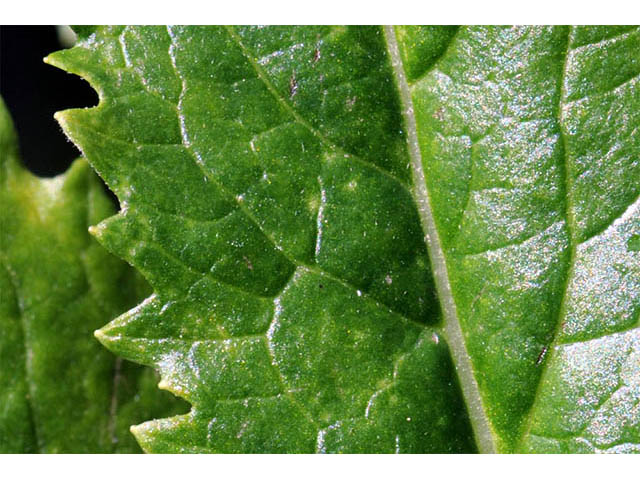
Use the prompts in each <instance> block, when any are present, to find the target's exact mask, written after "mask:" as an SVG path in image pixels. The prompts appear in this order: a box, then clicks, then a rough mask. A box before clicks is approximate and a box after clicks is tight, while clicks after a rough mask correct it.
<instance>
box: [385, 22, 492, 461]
mask: <svg viewBox="0 0 640 480" xmlns="http://www.w3.org/2000/svg"><path fill="white" fill-rule="evenodd" d="M384 32H385V39H386V43H387V49H388V51H389V55H390V58H391V64H392V66H393V71H394V74H395V77H396V78H395V80H396V84H397V87H398V90H399V94H400V100H401V102H402V116H403V119H404V123H405V128H406V130H407V144H408V148H409V157H410V160H411V168H412V173H413V197H414V199H415V201H416V203H417V206H418V213H419V215H420V221H421V223H422V228H423V231H424V233H425V242H426V244H427V247H428V251H429V257H430V259H431V265H432V267H433V275H434V279H435V284H436V289H437V291H438V297H439V299H440V303H441V305H442V311H443V316H444V334H445V337H446V339H447V342H448V344H449V346H450V348H451V352H452V356H453V361H454V363H455V366H456V371H457V373H458V377H459V379H460V385H461V388H462V394H463V396H464V399H465V402H466V405H467V408H468V409H469V416H470V419H471V425H472V427H473V431H474V434H475V437H476V442H477V446H478V450H479V451H480V452H481V453H494V452H495V451H496V447H495V444H494V439H493V434H492V432H491V428H490V426H489V420H488V418H487V414H486V412H485V410H484V406H483V403H482V398H481V396H480V390H479V388H478V383H477V381H476V379H475V377H474V375H473V368H472V366H471V360H470V358H469V354H468V352H467V348H466V345H465V341H464V336H463V334H462V330H461V328H460V322H459V320H458V313H457V309H456V304H455V301H454V299H453V294H452V292H451V285H450V283H449V275H448V271H447V263H446V260H445V257H444V252H443V250H442V245H441V244H440V238H439V236H438V231H437V229H436V224H435V220H434V218H433V212H432V210H431V205H430V202H429V192H428V190H427V184H426V181H425V176H424V170H423V167H422V153H421V152H420V145H419V143H418V133H417V125H416V119H415V115H414V109H413V101H412V99H411V92H410V90H409V84H408V82H407V77H406V74H405V72H404V66H403V63H402V57H401V56H400V50H399V47H398V41H397V39H396V35H395V31H394V28H393V26H388V25H387V26H385V27H384Z"/></svg>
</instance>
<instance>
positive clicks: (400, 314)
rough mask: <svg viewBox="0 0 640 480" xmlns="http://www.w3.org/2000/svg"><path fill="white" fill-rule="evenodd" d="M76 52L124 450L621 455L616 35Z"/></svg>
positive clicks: (154, 40) (631, 118)
mask: <svg viewBox="0 0 640 480" xmlns="http://www.w3.org/2000/svg"><path fill="white" fill-rule="evenodd" d="M87 32H88V33H87V35H86V36H85V37H84V38H83V39H82V41H81V42H80V44H79V45H78V46H77V47H75V48H74V49H72V50H68V51H62V52H58V53H56V54H54V55H52V56H50V57H49V58H48V61H49V62H50V63H52V64H54V65H58V66H60V67H62V68H64V69H65V70H67V71H69V72H72V73H76V74H79V75H81V76H83V77H84V78H86V79H87V80H88V81H89V82H91V84H92V85H93V86H94V88H96V90H97V91H98V93H99V95H100V104H99V106H98V107H96V108H94V109H89V110H69V111H66V112H63V113H61V114H58V117H57V118H58V119H59V121H60V123H61V125H62V126H63V128H64V129H65V131H66V132H67V134H68V135H69V136H70V137H71V139H72V140H73V141H74V142H75V143H76V144H77V145H78V146H79V147H80V148H81V149H82V150H83V152H84V153H85V154H86V156H87V158H88V159H89V161H90V162H91V163H92V165H93V166H94V167H95V168H96V170H97V171H98V172H99V173H100V175H101V176H102V177H103V178H104V179H105V180H106V182H107V184H108V185H109V186H110V187H111V188H112V189H113V190H114V192H116V194H117V195H118V197H119V198H120V200H121V203H122V205H123V210H122V211H121V212H120V214H119V215H117V216H114V217H111V218H110V219H108V220H106V221H104V222H103V223H101V224H100V225H99V226H98V227H97V228H96V229H95V230H94V233H95V234H96V236H97V237H98V239H99V240H100V242H101V243H102V244H103V245H105V246H106V247H107V248H108V249H110V250H111V251H113V252H114V253H116V254H117V255H119V256H121V257H122V258H124V259H126V260H127V261H128V262H130V263H132V264H133V265H134V266H136V267H137V268H138V269H139V270H140V271H141V272H142V273H143V274H144V275H145V277H146V278H147V279H148V280H149V282H150V283H151V284H152V286H153V288H154V289H155V293H154V294H153V295H152V296H151V297H149V298H148V299H147V300H145V302H143V303H142V304H141V305H140V306H139V307H137V308H136V309H134V310H132V311H130V312H129V313H127V314H125V315H123V316H121V317H119V318H118V319H116V320H115V321H114V322H112V323H111V324H109V325H108V326H106V327H105V328H103V329H102V330H101V331H100V332H99V333H98V338H99V339H100V340H101V341H102V342H103V343H104V344H105V345H106V346H108V347H109V348H110V349H112V350H113V351H114V352H116V353H118V354H119V355H122V356H124V357H125V358H128V359H131V360H134V361H137V362H140V363H143V364H147V365H152V366H155V367H156V368H157V369H159V371H160V373H161V376H162V381H161V387H162V388H165V389H167V390H170V391H172V392H174V393H175V394H176V395H179V396H181V397H183V398H185V399H187V400H188V401H189V402H190V403H191V404H192V405H193V408H192V411H191V412H190V413H189V414H187V415H183V416H177V417H172V418H167V419H161V420H156V421H153V422H148V423H145V424H142V425H140V426H138V427H135V429H134V433H135V435H136V436H137V438H138V441H139V442H140V444H141V445H142V447H143V448H144V449H145V450H146V451H150V452H175V451H182V452H186V451H204V452H264V451H266V452H282V451H286V452H313V451H319V452H394V451H396V452H454V451H474V450H476V449H478V450H479V451H481V452H492V451H504V452H511V451H535V452H546V451H563V452H574V451H637V450H638V449H639V448H640V425H639V422H638V418H640V415H638V408H639V407H638V399H639V398H640V368H639V367H638V366H639V361H640V359H639V356H638V352H639V348H638V347H639V343H640V330H639V329H638V317H639V314H638V312H639V310H640V301H639V291H640V288H639V287H640V285H639V282H640V280H639V279H640V275H639V273H640V272H639V270H640V262H639V259H638V248H637V238H638V232H639V231H640V212H639V208H640V203H639V201H638V189H639V188H640V187H639V185H640V182H638V179H639V178H640V172H639V171H638V169H639V168H640V167H639V160H638V158H639V155H638V154H639V153H640V148H639V147H640V143H639V142H640V140H639V137H638V135H637V129H638V124H639V123H640V122H639V119H638V115H639V114H638V111H640V109H639V108H638V107H640V98H639V93H638V91H639V90H638V88H637V82H638V78H639V77H638V72H639V69H640V58H639V54H638V52H640V48H638V47H639V45H638V43H639V31H638V29H637V28H628V27H621V28H618V27H580V28H571V29H569V28H567V27H523V28H497V27H462V28H459V29H458V28H452V27H427V28H417V27H398V28H395V29H394V28H390V27H389V28H385V29H382V28H378V27H268V28H256V27H175V28H174V27H169V28H164V27H126V28H124V27H115V28H112V27H108V28H107V27H99V28H97V29H95V30H87ZM432 266H433V267H432ZM436 292H437V294H436ZM441 312H442V313H441ZM454 365H455V368H454ZM467 412H468V414H467Z"/></svg>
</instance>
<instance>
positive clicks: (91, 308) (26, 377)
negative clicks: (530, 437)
mask: <svg viewBox="0 0 640 480" xmlns="http://www.w3.org/2000/svg"><path fill="white" fill-rule="evenodd" d="M0 203H1V204H2V209H1V211H0V225H1V226H2V228H1V229H0V247H1V248H0V252H1V254H0V261H1V262H2V268H1V269H0V292H1V293H2V295H1V297H0V332H1V333H0V364H1V365H2V369H0V405H1V406H2V407H1V408H0V452H2V453H22V452H31V453H35V452H46V453H56V452H61V453H82V452H90V453H108V452H127V453H129V452H136V451H139V448H138V446H137V445H136V443H135V440H134V439H133V437H132V436H131V435H130V434H129V432H128V431H127V430H128V429H129V425H130V424H131V422H138V421H141V420H144V419H147V418H149V417H150V416H156V415H167V414H172V413H176V412H177V411H178V408H177V407H178V406H179V403H177V402H176V399H172V398H169V396H168V395H167V394H166V393H163V394H160V392H159V391H158V390H157V389H156V388H155V384H156V383H157V380H156V379H155V375H154V372H152V371H151V370H149V369H146V368H141V367H140V366H137V365H133V364H130V363H128V362H122V360H116V359H115V358H114V357H113V356H112V355H110V354H109V353H108V352H106V351H105V350H104V349H103V348H101V346H100V345H99V344H98V343H97V342H95V341H92V337H91V333H92V331H93V330H94V329H95V328H98V327H99V326H101V325H102V324H104V322H105V321H106V320H108V319H110V318H113V316H114V315H117V314H118V313H120V312H122V311H124V310H125V309H126V308H128V307H130V306H131V305H132V304H134V302H135V301H137V300H138V299H140V298H142V297H141V294H142V293H143V292H148V286H147V285H145V283H143V280H142V279H140V278H139V277H138V276H137V275H134V274H133V271H132V270H131V269H130V268H128V267H127V266H126V265H125V264H124V262H122V261H120V260H118V259H116V258H115V257H113V256H111V255H110V254H109V253H108V252H107V251H106V250H104V249H103V248H102V247H101V246H99V245H98V244H97V243H96V242H95V241H94V240H93V239H91V237H90V236H89V235H88V232H87V226H88V225H90V224H92V223H94V222H98V221H100V220H102V219H104V218H105V217H106V216H108V215H111V214H113V211H114V209H113V206H112V204H111V201H110V199H109V198H108V197H107V196H106V195H105V193H104V191H103V190H102V185H101V183H100V181H99V180H98V178H97V177H96V176H95V174H94V173H92V172H91V170H90V168H89V166H88V164H87V163H86V162H85V161H84V160H77V161H76V162H75V163H74V164H73V165H72V167H71V168H70V169H69V171H68V172H67V173H66V174H64V175H61V176H59V177H56V178H52V179H40V178H36V177H34V176H33V175H31V174H30V173H29V172H28V171H26V170H25V169H24V168H23V167H22V166H21V164H20V161H19V159H18V155H17V148H16V142H15V134H14V132H13V126H12V124H11V119H10V118H9V114H8V113H7V111H6V108H5V106H4V103H3V102H2V100H1V99H0Z"/></svg>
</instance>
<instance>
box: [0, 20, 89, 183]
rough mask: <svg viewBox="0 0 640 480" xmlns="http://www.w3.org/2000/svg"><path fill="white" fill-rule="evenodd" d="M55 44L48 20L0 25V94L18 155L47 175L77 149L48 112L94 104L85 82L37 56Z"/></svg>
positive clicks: (64, 165) (62, 166) (57, 170)
mask: <svg viewBox="0 0 640 480" xmlns="http://www.w3.org/2000/svg"><path fill="white" fill-rule="evenodd" d="M61 48H63V47H61V45H60V42H59V40H58V34H57V31H56V28H55V27H54V26H2V27H0V95H2V97H3V98H4V101H5V103H6V104H7V108H8V109H9V112H10V113H11V116H12V117H13V121H14V124H15V127H16V130H17V132H18V140H19V143H20V152H21V155H22V161H23V162H24V164H25V166H26V167H27V168H28V169H29V170H31V171H32V172H33V173H35V174H37V175H40V176H47V177H49V176H53V175H56V174H58V173H62V172H64V171H65V170H66V169H67V168H68V166H69V164H70V163H71V162H72V161H73V160H74V159H75V158H77V157H78V156H79V155H80V152H79V151H78V150H77V149H76V148H75V146H74V145H73V144H72V143H71V142H69V141H68V140H67V138H66V136H65V135H64V133H62V130H61V129H60V126H59V125H58V123H57V122H56V121H55V120H54V118H53V114H54V113H55V112H56V111H58V110H64V109H67V108H72V107H90V106H94V105H97V104H98V96H97V94H96V93H95V91H94V90H93V89H92V88H91V87H90V86H89V84H88V83H87V82H85V81H84V80H82V79H80V77H77V76H75V75H69V74H67V73H65V72H63V71H62V70H60V69H58V68H55V67H52V66H51V65H47V64H45V63H44V62H43V61H42V59H43V58H44V57H46V56H47V55H48V54H50V53H52V52H55V51H56V50H60V49H61Z"/></svg>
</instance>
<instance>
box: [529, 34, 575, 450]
mask: <svg viewBox="0 0 640 480" xmlns="http://www.w3.org/2000/svg"><path fill="white" fill-rule="evenodd" d="M567 28H568V30H567V44H566V48H565V55H564V61H563V64H562V71H561V72H560V98H559V99H558V109H557V112H556V121H557V122H558V132H559V135H560V138H559V140H560V142H561V145H562V156H563V160H564V161H563V163H562V164H561V165H562V170H563V174H564V175H562V182H563V184H564V196H565V203H564V208H565V211H564V217H565V219H566V225H567V232H568V241H569V246H568V247H569V262H568V266H567V269H566V278H565V283H564V288H563V290H562V297H561V299H560V306H559V308H558V314H557V318H556V325H555V329H554V331H553V336H552V337H551V341H550V342H549V345H548V348H549V354H548V355H546V358H545V359H544V363H543V364H542V373H541V374H540V378H539V380H538V384H537V386H536V391H535V394H534V396H533V400H532V404H531V407H530V409H529V414H528V415H527V417H526V418H525V421H524V429H523V433H522V435H521V437H520V441H519V447H522V444H523V442H524V441H525V439H526V438H527V437H528V436H529V435H530V433H531V427H532V425H533V416H534V413H535V405H536V401H537V400H538V397H539V396H540V390H541V388H542V385H543V383H544V381H545V378H546V376H547V375H548V372H549V364H550V363H551V359H552V358H553V357H554V356H555V353H556V352H555V346H556V345H555V343H556V339H557V337H558V335H559V334H560V331H561V330H562V318H563V317H564V316H565V314H566V311H567V305H566V302H567V296H568V291H569V284H570V281H571V276H572V275H573V270H574V265H575V258H576V243H577V239H576V238H574V237H575V231H576V229H575V228H574V225H575V219H574V218H573V206H572V203H571V195H569V190H570V187H571V177H570V175H569V165H568V161H567V151H568V145H567V138H566V135H565V132H564V131H563V130H562V104H563V101H564V100H566V98H567V91H566V88H565V83H564V79H565V78H566V76H567V64H568V59H569V53H570V48H571V33H572V30H571V27H570V26H569V27H567Z"/></svg>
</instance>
